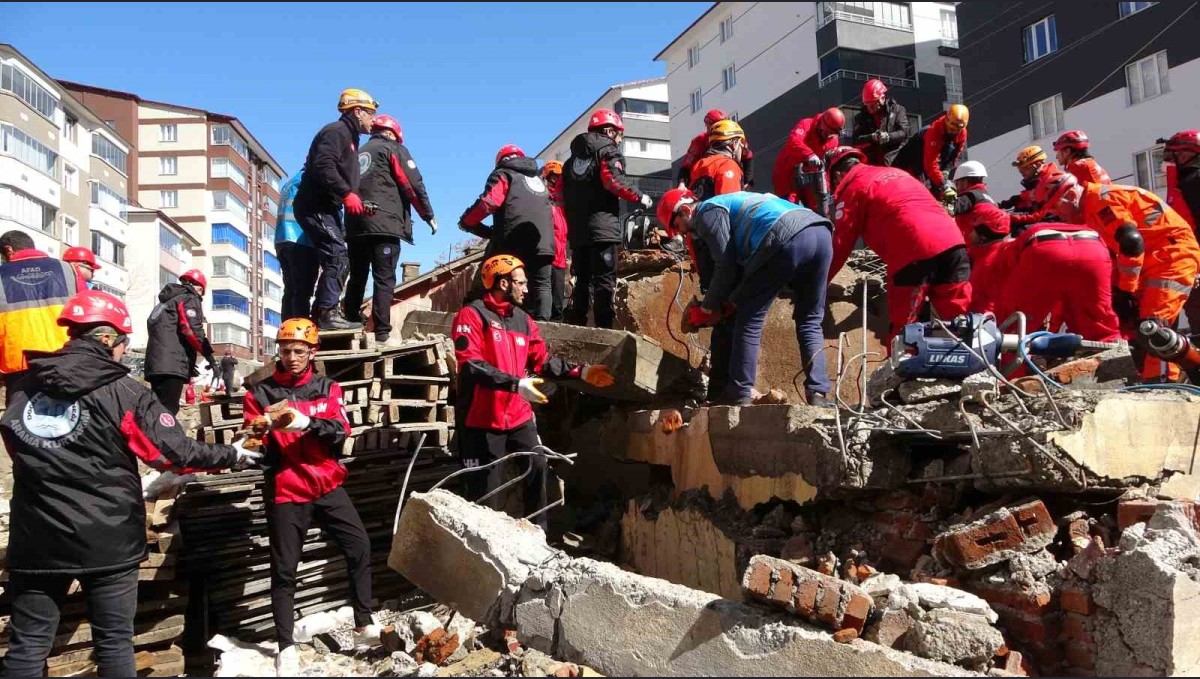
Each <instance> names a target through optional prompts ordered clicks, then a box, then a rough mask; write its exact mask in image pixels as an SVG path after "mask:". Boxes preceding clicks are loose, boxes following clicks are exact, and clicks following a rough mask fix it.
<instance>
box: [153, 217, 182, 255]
mask: <svg viewBox="0 0 1200 679" xmlns="http://www.w3.org/2000/svg"><path fill="white" fill-rule="evenodd" d="M158 248H159V249H160V250H162V251H163V252H165V253H167V254H168V255H171V256H172V257H174V258H175V259H178V260H179V261H181V262H182V261H186V259H187V250H185V249H184V247H183V239H182V238H180V237H179V235H178V234H177V233H175V232H174V231H172V230H170V229H168V228H167V227H165V226H163V225H162V224H159V225H158Z"/></svg>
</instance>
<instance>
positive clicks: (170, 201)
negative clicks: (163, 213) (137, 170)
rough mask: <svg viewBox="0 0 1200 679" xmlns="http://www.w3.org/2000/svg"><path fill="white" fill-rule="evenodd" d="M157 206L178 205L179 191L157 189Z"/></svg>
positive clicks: (165, 207)
mask: <svg viewBox="0 0 1200 679" xmlns="http://www.w3.org/2000/svg"><path fill="white" fill-rule="evenodd" d="M158 206H159V207H160V208H163V209H167V208H173V207H179V192H178V191H176V190H174V189H171V190H170V191H159V192H158Z"/></svg>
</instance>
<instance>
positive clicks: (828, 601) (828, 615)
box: [817, 581, 842, 629]
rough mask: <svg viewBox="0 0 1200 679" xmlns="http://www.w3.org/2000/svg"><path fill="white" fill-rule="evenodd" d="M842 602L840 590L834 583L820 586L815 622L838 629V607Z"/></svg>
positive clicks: (825, 583)
mask: <svg viewBox="0 0 1200 679" xmlns="http://www.w3.org/2000/svg"><path fill="white" fill-rule="evenodd" d="M841 600H842V588H841V587H839V586H838V584H837V583H836V581H835V582H824V583H822V584H821V599H820V600H819V601H818V602H817V620H818V621H819V622H821V623H823V624H826V625H829V626H830V627H831V628H833V629H840V628H841V625H839V624H838V622H839V621H838V605H839V604H840V603H841Z"/></svg>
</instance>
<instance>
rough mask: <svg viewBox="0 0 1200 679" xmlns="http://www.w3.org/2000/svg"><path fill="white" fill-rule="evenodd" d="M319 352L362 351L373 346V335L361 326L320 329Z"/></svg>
mask: <svg viewBox="0 0 1200 679" xmlns="http://www.w3.org/2000/svg"><path fill="white" fill-rule="evenodd" d="M319 336H320V339H321V352H318V353H322V352H326V351H362V350H365V349H374V348H375V335H374V334H372V333H369V332H366V331H365V330H363V329H362V328H357V329H354V330H322V331H320V333H319Z"/></svg>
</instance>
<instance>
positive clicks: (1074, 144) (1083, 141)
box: [1054, 130, 1090, 151]
mask: <svg viewBox="0 0 1200 679" xmlns="http://www.w3.org/2000/svg"><path fill="white" fill-rule="evenodd" d="M1089 145H1090V142H1089V141H1088V136H1087V134H1086V133H1085V132H1084V131H1083V130H1067V131H1066V132H1063V133H1062V136H1060V137H1059V138H1058V139H1056V140H1055V141H1054V150H1055V151H1057V150H1059V149H1075V150H1076V151H1086V150H1087V148H1088V146H1089Z"/></svg>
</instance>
